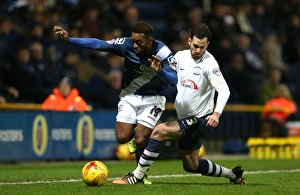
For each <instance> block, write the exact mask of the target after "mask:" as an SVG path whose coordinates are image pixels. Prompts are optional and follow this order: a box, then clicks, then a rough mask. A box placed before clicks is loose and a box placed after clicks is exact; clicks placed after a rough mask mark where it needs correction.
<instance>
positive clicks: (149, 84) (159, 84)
mask: <svg viewBox="0 0 300 195" xmlns="http://www.w3.org/2000/svg"><path fill="white" fill-rule="evenodd" d="M70 42H71V43H73V44H77V45H80V46H83V47H85V48H89V49H95V50H98V51H105V52H111V53H114V54H116V55H118V56H121V57H124V66H125V71H124V73H123V77H122V91H121V96H124V95H127V94H136V95H163V96H165V95H166V91H167V87H168V83H174V82H172V81H171V82H170V81H169V82H168V79H172V80H176V81H175V83H177V76H176V78H175V77H172V78H167V79H163V78H162V77H161V75H159V74H158V73H157V72H155V71H154V70H153V69H152V68H151V67H150V64H149V62H148V59H149V58H150V59H152V55H155V56H157V57H159V58H160V59H161V65H162V68H163V69H164V71H165V72H169V73H174V74H176V67H175V66H176V61H175V58H174V56H173V54H172V52H171V50H170V49H169V48H168V47H167V46H166V45H165V44H164V43H163V42H161V41H158V40H153V46H152V49H151V50H150V51H149V52H148V53H147V54H146V55H145V56H143V58H140V57H138V56H137V55H136V54H135V53H134V49H133V43H132V40H131V38H130V37H123V38H115V39H112V40H108V41H104V40H99V39H95V38H70Z"/></svg>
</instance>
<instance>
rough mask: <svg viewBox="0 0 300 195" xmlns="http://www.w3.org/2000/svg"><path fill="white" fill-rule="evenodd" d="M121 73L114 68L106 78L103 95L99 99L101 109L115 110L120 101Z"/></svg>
mask: <svg viewBox="0 0 300 195" xmlns="http://www.w3.org/2000/svg"><path fill="white" fill-rule="evenodd" d="M121 79H122V72H121V71H120V70H119V69H117V68H115V69H112V70H111V71H110V72H109V73H108V76H107V82H106V85H105V86H104V90H103V94H102V96H101V97H100V100H101V104H102V105H101V106H100V107H101V108H104V109H113V110H116V109H117V107H118V103H119V101H120V98H119V94H120V92H121Z"/></svg>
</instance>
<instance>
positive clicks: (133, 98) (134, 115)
mask: <svg viewBox="0 0 300 195" xmlns="http://www.w3.org/2000/svg"><path fill="white" fill-rule="evenodd" d="M54 32H55V33H56V34H58V35H59V36H60V38H61V39H62V40H63V41H65V42H69V43H71V44H74V45H77V46H81V47H84V48H87V49H93V50H98V51H104V52H111V53H113V54H116V55H119V56H121V57H124V66H125V69H126V70H125V72H124V73H123V77H122V84H121V85H122V90H121V93H120V102H119V104H118V114H117V117H116V139H117V141H118V143H120V144H124V143H127V142H128V141H129V140H131V138H132V137H133V135H134V128H135V127H136V132H135V142H136V147H137V150H136V159H137V162H138V160H139V157H140V155H141V153H142V152H143V150H144V148H145V147H146V145H147V142H148V139H149V137H150V135H151V132H152V129H153V128H154V127H155V125H156V123H157V121H158V120H159V118H160V117H161V115H162V112H163V111H164V110H165V103H166V97H165V96H166V92H167V88H168V85H171V86H176V84H177V73H176V67H175V65H176V62H175V59H174V56H173V54H172V52H171V50H170V49H169V48H168V47H167V46H166V45H165V44H164V43H163V42H161V41H158V40H155V39H154V38H153V36H152V35H153V27H152V26H151V25H150V24H149V23H147V22H143V21H140V22H137V23H136V24H135V25H134V26H133V28H132V33H131V37H122V38H115V39H111V40H106V41H105V40H99V39H96V38H73V37H69V34H68V32H67V31H66V30H65V29H63V28H62V27H60V26H54ZM160 66H161V67H162V68H161V70H154V69H155V67H160Z"/></svg>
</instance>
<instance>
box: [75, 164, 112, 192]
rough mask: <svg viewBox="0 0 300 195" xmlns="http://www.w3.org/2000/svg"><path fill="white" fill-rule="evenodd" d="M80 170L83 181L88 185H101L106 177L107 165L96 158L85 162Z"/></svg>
mask: <svg viewBox="0 0 300 195" xmlns="http://www.w3.org/2000/svg"><path fill="white" fill-rule="evenodd" d="M81 172H82V179H83V181H84V182H85V183H86V184H87V185H89V186H101V185H103V184H105V183H106V181H107V179H108V169H107V167H106V166H105V164H103V163H102V162H100V161H97V160H94V161H90V162H88V163H86V164H85V165H84V166H83V168H82V171H81Z"/></svg>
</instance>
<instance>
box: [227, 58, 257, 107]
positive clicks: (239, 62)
mask: <svg viewBox="0 0 300 195" xmlns="http://www.w3.org/2000/svg"><path fill="white" fill-rule="evenodd" d="M249 75H250V74H249V73H248V71H247V70H246V69H245V64H244V59H243V56H241V55H240V54H236V55H234V56H233V57H232V59H231V62H230V67H229V70H228V72H227V74H226V77H228V85H229V87H230V90H231V97H230V99H229V100H230V102H232V103H244V104H245V103H246V104H249V103H253V102H252V101H253V100H254V99H255V95H256V93H253V91H251V90H249V89H250V88H251V85H253V83H251V82H250V78H249Z"/></svg>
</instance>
